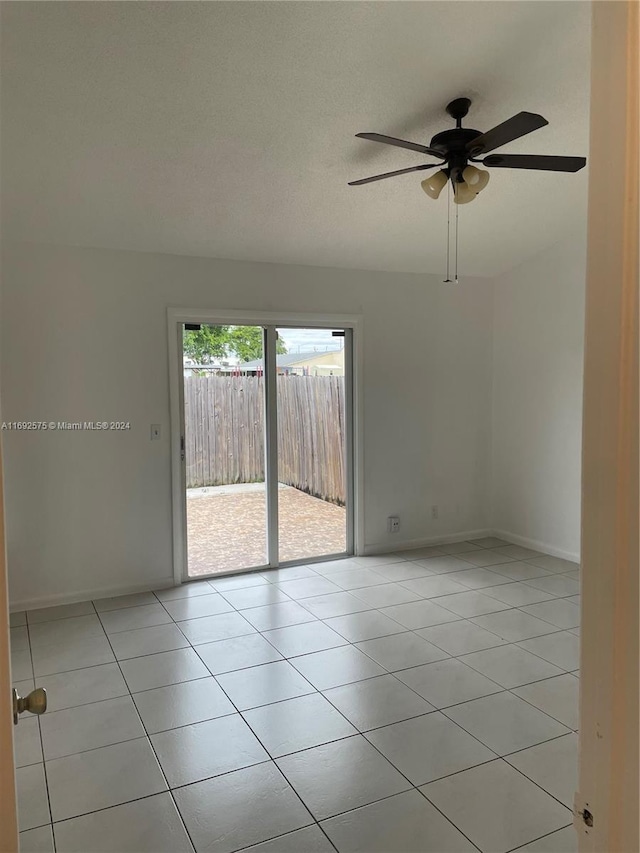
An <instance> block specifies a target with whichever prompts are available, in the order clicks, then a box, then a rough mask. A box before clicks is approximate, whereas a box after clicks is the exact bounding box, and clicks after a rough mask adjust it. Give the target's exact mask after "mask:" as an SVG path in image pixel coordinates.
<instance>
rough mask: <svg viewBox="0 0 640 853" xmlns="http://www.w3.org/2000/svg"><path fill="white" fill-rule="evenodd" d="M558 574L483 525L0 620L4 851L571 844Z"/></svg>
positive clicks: (575, 589)
mask: <svg viewBox="0 0 640 853" xmlns="http://www.w3.org/2000/svg"><path fill="white" fill-rule="evenodd" d="M578 577H579V575H578V567H577V566H576V565H575V564H573V563H570V562H568V561H566V560H558V559H557V558H554V557H549V556H547V555H542V554H537V553H535V552H533V551H530V550H529V549H526V548H521V547H519V546H514V545H509V544H508V543H506V542H502V541H501V540H499V539H496V538H494V537H490V538H487V539H480V540H476V541H474V542H462V543H450V544H447V545H443V546H441V547H431V548H423V549H420V550H419V551H415V552H402V553H398V554H389V555H381V556H377V557H356V558H350V559H348V560H342V561H339V560H336V561H332V562H330V563H322V564H316V565H314V566H298V567H294V568H284V569H279V570H276V571H272V572H262V573H260V574H245V575H237V576H228V577H223V578H216V579H212V580H211V581H199V582H195V583H191V584H188V585H185V586H182V587H179V588H175V589H169V590H161V591H158V592H157V593H155V594H154V593H142V594H140V595H127V596H123V597H121V598H111V599H103V600H101V601H95V602H84V603H81V604H73V605H64V606H61V607H53V608H46V609H43V610H38V611H33V612H29V613H26V614H24V613H16V614H12V619H11V624H12V626H13V627H12V629H11V634H12V655H13V664H12V665H13V677H14V683H15V684H16V685H17V686H18V688H19V689H20V690H21V692H28V690H30V689H31V688H32V687H33V685H34V684H38V685H39V686H42V687H45V688H46V689H47V691H48V696H49V710H48V711H47V713H46V715H45V716H43V717H42V718H39V719H38V718H35V717H33V718H23V719H22V720H21V721H20V724H19V726H18V728H17V729H16V766H17V778H18V798H19V819H20V829H21V850H22V853H29V851H54V850H55V851H57V853H71V851H75V853H183V851H184V853H193V851H194V850H195V851H196V853H204V851H208V853H235V851H239V850H243V851H247V853H250V851H251V852H252V853H330V851H338V853H463V851H474V850H476V851H477V850H479V851H481V853H507V851H515V850H520V851H529V850H530V851H534V850H539V851H552V853H572V851H575V850H576V839H575V834H574V831H573V829H572V828H571V812H570V807H571V802H572V797H573V792H574V790H575V788H576V766H577V738H576V734H575V732H576V729H577V726H578V713H577V706H578V666H579V661H578V651H579V639H578V636H577V633H578V622H579V619H578V617H579V608H578V606H577V598H576V597H577V595H578V594H579V581H578Z"/></svg>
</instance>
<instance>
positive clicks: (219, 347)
mask: <svg viewBox="0 0 640 853" xmlns="http://www.w3.org/2000/svg"><path fill="white" fill-rule="evenodd" d="M286 351H287V347H286V345H285V343H284V341H283V340H282V339H281V338H278V342H277V346H276V352H278V353H279V354H282V353H286ZM183 352H184V354H185V355H186V356H187V357H188V358H190V359H191V360H192V361H195V362H196V364H210V363H211V362H212V361H213V360H214V359H216V358H226V357H228V356H230V355H235V356H237V357H238V358H239V359H240V361H253V360H254V359H259V358H262V329H261V328H260V327H259V326H204V325H203V326H201V327H200V328H199V329H197V330H195V329H193V330H187V329H185V331H184V337H183Z"/></svg>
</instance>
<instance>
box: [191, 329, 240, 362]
mask: <svg viewBox="0 0 640 853" xmlns="http://www.w3.org/2000/svg"><path fill="white" fill-rule="evenodd" d="M228 345H229V326H200V328H199V329H198V330H195V329H185V330H184V334H183V344H182V349H183V353H184V355H186V356H187V357H188V358H190V359H191V360H192V361H194V362H195V363H196V364H209V363H210V362H211V361H213V360H214V359H215V358H225V356H226V355H227V353H228Z"/></svg>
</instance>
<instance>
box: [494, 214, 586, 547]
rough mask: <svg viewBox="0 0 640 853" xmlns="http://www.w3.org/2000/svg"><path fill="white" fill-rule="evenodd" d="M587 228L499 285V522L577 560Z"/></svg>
mask: <svg viewBox="0 0 640 853" xmlns="http://www.w3.org/2000/svg"><path fill="white" fill-rule="evenodd" d="M585 275H586V223H585V227H584V228H581V229H580V230H579V231H577V232H576V233H575V234H574V236H573V237H572V238H571V239H568V240H566V241H564V242H562V243H560V244H558V245H556V246H554V247H553V248H552V249H551V250H549V251H547V252H545V253H544V254H541V255H538V256H537V257H536V258H534V259H532V260H530V261H528V262H527V263H525V264H523V265H522V266H520V267H518V268H517V269H515V270H512V271H511V272H509V273H507V274H505V275H503V276H501V277H500V278H498V279H496V281H495V289H494V331H493V427H492V444H493V475H492V493H493V499H492V521H493V527H494V529H495V530H496V531H498V532H502V533H504V534H505V535H508V537H509V538H510V539H511V540H513V541H519V542H521V543H522V544H530V545H531V546H532V547H539V548H541V549H542V550H547V551H549V552H550V553H554V554H557V555H559V556H563V555H566V556H569V557H571V558H573V559H577V557H578V555H579V552H580V477H581V459H580V456H581V446H582V361H583V342H584V298H585Z"/></svg>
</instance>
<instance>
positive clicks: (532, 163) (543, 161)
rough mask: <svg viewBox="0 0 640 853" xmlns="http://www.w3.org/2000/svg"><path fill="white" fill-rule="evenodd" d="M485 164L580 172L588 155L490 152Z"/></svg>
mask: <svg viewBox="0 0 640 853" xmlns="http://www.w3.org/2000/svg"><path fill="white" fill-rule="evenodd" d="M482 162H483V165H485V166H493V167H494V168H500V169H544V170H546V171H548V172H578V171H580V169H582V168H584V166H586V164H587V158H586V157H548V156H546V155H543V154H490V155H489V156H488V157H485V158H484V160H483V161H482Z"/></svg>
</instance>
